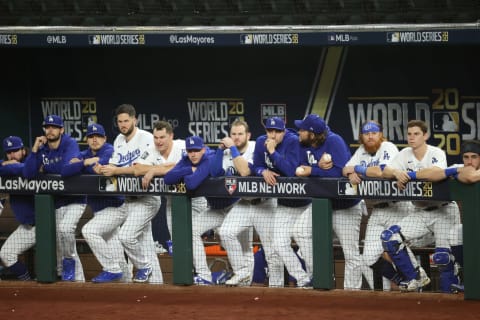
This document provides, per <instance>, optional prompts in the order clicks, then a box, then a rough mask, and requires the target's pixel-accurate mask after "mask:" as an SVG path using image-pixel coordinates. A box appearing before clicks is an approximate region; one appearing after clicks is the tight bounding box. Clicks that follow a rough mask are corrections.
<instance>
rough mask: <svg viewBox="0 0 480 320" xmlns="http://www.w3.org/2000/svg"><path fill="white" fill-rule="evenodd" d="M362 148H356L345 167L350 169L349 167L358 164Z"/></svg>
mask: <svg viewBox="0 0 480 320" xmlns="http://www.w3.org/2000/svg"><path fill="white" fill-rule="evenodd" d="M361 149H363V148H362V147H358V148H357V150H356V151H355V153H354V154H353V156H352V157H351V158H350V160H348V162H347V163H346V164H345V167H351V166H356V165H357V164H360V162H361V159H360V154H361V153H362V150H361Z"/></svg>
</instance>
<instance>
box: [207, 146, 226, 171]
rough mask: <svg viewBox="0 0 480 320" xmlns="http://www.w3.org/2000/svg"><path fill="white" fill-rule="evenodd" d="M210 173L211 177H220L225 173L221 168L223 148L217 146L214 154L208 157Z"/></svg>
mask: <svg viewBox="0 0 480 320" xmlns="http://www.w3.org/2000/svg"><path fill="white" fill-rule="evenodd" d="M210 175H211V176H212V177H220V176H224V175H225V170H224V169H223V150H222V149H221V148H218V149H217V151H216V152H215V155H214V156H213V157H212V158H211V159H210Z"/></svg>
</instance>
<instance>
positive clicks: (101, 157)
mask: <svg viewBox="0 0 480 320" xmlns="http://www.w3.org/2000/svg"><path fill="white" fill-rule="evenodd" d="M112 154H113V146H112V145H111V144H109V143H105V144H104V145H103V146H102V148H101V149H100V150H98V153H97V154H96V155H95V156H96V157H98V163H99V164H101V165H105V164H108V162H109V161H110V158H111V157H112ZM93 157H94V156H93V155H92V154H90V155H89V156H88V158H93ZM84 158H85V159H87V157H84ZM93 167H95V164H91V165H89V166H84V167H83V172H84V173H89V174H97V173H96V172H95V171H94V170H93Z"/></svg>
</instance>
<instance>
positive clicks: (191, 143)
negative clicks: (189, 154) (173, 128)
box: [185, 136, 205, 150]
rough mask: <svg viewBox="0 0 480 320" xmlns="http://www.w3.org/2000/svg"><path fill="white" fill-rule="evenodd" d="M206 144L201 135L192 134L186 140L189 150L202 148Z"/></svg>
mask: <svg viewBox="0 0 480 320" xmlns="http://www.w3.org/2000/svg"><path fill="white" fill-rule="evenodd" d="M204 146H205V145H204V144H203V139H202V138H201V137H199V136H191V137H188V138H187V139H186V140H185V148H186V149H187V150H200V149H202V148H203V147H204Z"/></svg>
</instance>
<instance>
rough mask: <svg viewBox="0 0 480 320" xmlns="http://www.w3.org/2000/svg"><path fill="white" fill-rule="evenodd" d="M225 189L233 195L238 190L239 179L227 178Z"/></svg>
mask: <svg viewBox="0 0 480 320" xmlns="http://www.w3.org/2000/svg"><path fill="white" fill-rule="evenodd" d="M225 189H227V192H228V194H230V195H232V194H233V193H234V192H235V190H237V179H236V178H225Z"/></svg>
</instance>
